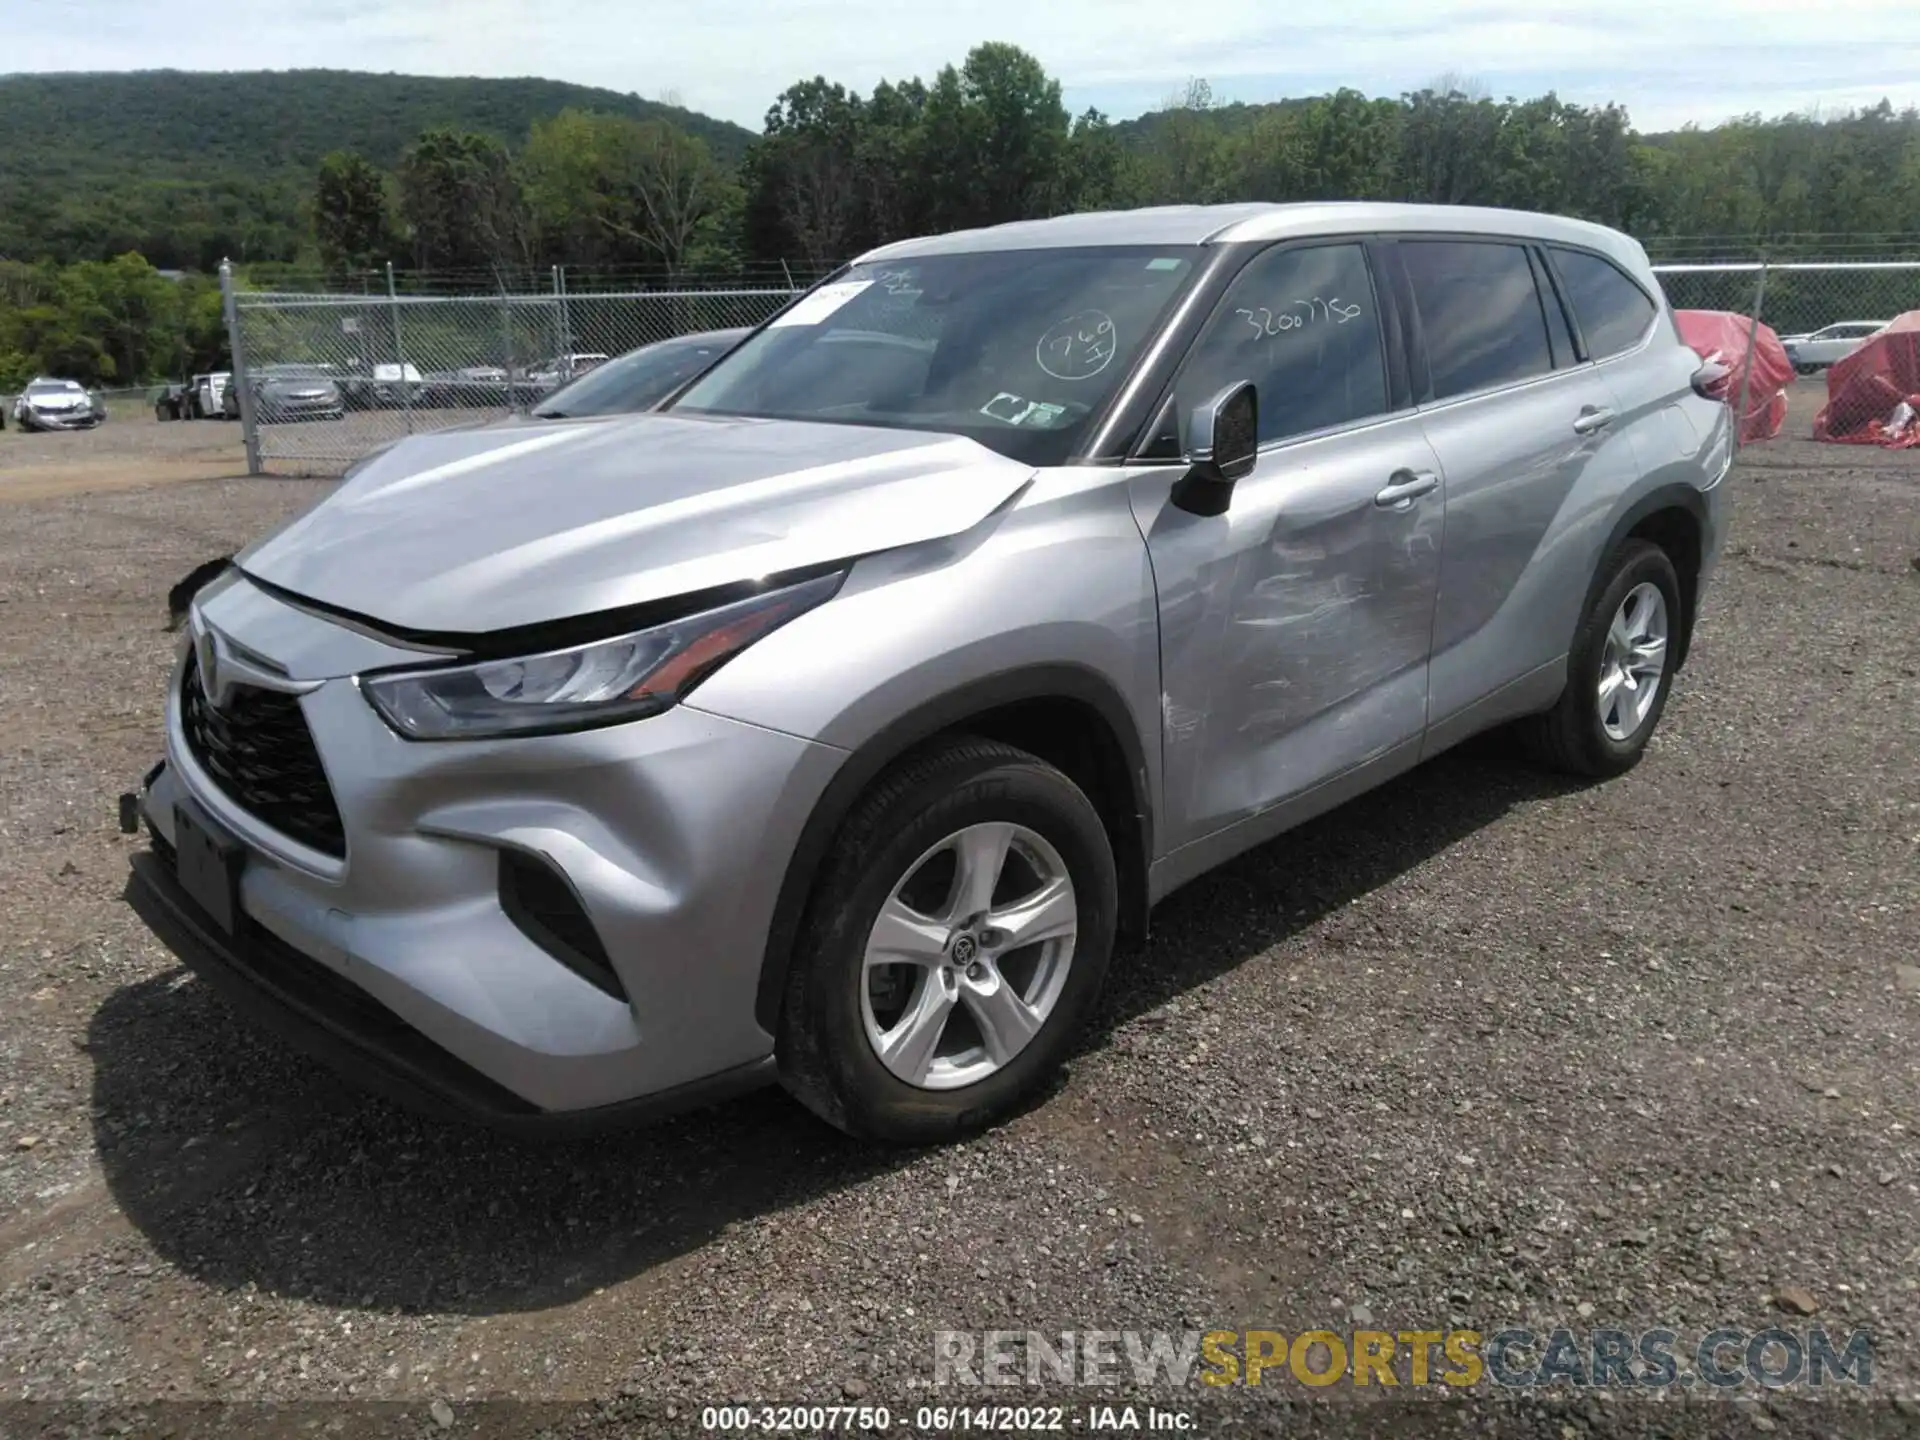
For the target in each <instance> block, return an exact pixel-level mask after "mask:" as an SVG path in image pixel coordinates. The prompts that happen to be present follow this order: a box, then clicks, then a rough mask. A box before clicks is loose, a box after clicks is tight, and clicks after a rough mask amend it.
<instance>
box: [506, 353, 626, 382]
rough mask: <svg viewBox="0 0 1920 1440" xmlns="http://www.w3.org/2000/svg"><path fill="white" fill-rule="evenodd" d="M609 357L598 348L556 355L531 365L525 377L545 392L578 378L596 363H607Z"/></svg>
mask: <svg viewBox="0 0 1920 1440" xmlns="http://www.w3.org/2000/svg"><path fill="white" fill-rule="evenodd" d="M607 358H608V357H607V356H605V355H602V354H601V353H600V352H599V351H597V350H588V351H577V352H575V353H573V354H570V355H555V356H553V357H552V358H551V359H547V360H541V361H538V362H536V363H535V364H532V365H529V366H528V367H527V368H526V371H525V376H524V378H525V379H526V381H527V383H528V384H529V385H531V386H532V387H533V388H534V389H535V390H536V391H540V392H545V391H548V390H551V389H553V388H554V387H555V386H557V385H565V384H566V383H567V382H568V381H570V380H577V379H578V378H579V377H580V376H582V375H584V374H586V373H587V372H588V371H589V370H591V369H593V368H594V367H595V366H596V365H604V364H606V363H607Z"/></svg>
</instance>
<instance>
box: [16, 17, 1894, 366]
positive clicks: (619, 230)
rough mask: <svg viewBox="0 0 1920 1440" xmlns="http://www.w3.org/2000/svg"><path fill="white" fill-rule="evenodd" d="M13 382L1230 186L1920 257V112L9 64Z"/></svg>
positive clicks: (1271, 194)
mask: <svg viewBox="0 0 1920 1440" xmlns="http://www.w3.org/2000/svg"><path fill="white" fill-rule="evenodd" d="M0 153H4V154H5V156H6V164H5V166H4V167H0V387H4V385H5V384H6V383H7V381H8V378H9V377H10V376H19V375H22V374H30V373H33V372H34V371H36V370H39V369H60V370H62V371H63V373H71V374H74V375H76V376H79V377H80V378H84V379H88V380H99V381H107V382H115V381H120V382H125V381H128V380H138V379H144V378H147V377H148V376H150V375H152V374H156V373H162V372H164V371H166V370H170V369H177V368H178V367H179V366H180V365H181V364H182V363H183V362H184V359H185V358H186V357H196V358H197V359H199V360H200V361H201V362H203V363H211V360H212V358H213V357H212V356H211V355H210V351H211V350H212V349H214V348H215V347H217V346H218V344H219V337H218V329H217V324H215V323H213V322H217V309H211V310H210V309H209V305H210V303H212V302H211V300H210V295H209V292H208V291H206V290H205V288H204V283H203V282H200V281H193V282H190V283H188V284H186V285H182V286H175V287H172V288H171V289H170V288H169V282H166V281H164V280H162V279H161V277H159V276H158V275H157V274H156V273H155V270H154V269H153V268H152V267H154V266H158V267H160V268H162V269H166V268H179V269H189V270H205V269H207V268H209V267H211V266H212V265H214V264H215V263H216V262H217V261H218V259H219V258H220V257H221V256H223V255H225V256H231V257H232V258H233V259H234V260H235V261H236V262H237V263H238V264H239V265H240V267H241V271H242V275H243V277H244V278H245V279H247V280H249V281H251V282H253V283H271V284H295V285H299V284H340V283H349V284H352V285H354V286H355V287H356V288H358V287H359V286H362V285H369V284H374V283H384V278H382V279H381V280H380V281H378V282H376V281H375V279H374V277H375V275H376V274H381V273H382V272H384V269H385V267H386V266H388V265H392V266H393V267H394V268H395V269H396V270H399V271H402V272H409V271H411V272H420V273H421V274H422V275H424V276H425V277H429V278H415V279H408V280H405V281H404V282H403V283H407V284H410V285H428V284H432V285H441V286H446V285H456V286H460V287H465V288H480V289H488V290H490V289H493V288H496V287H498V286H503V285H514V286H517V285H522V284H527V283H541V284H545V283H549V278H550V277H547V276H546V274H545V269H546V267H548V266H554V265H564V266H566V267H568V270H569V273H570V274H572V275H577V276H578V278H579V279H580V280H581V282H582V283H585V284H592V283H596V282H601V281H604V282H605V283H611V284H628V283H632V282H634V281H636V280H640V279H645V280H655V281H668V282H672V283H688V282H689V280H690V279H692V278H694V277H700V276H723V275H724V276H736V277H737V276H740V275H743V274H745V273H747V272H748V271H750V270H758V272H759V273H760V274H761V275H762V276H763V277H765V276H769V275H770V276H775V277H779V278H780V279H782V280H784V279H786V278H787V277H788V276H792V277H796V278H805V277H808V276H812V275H817V274H818V273H820V272H821V271H823V270H825V269H828V268H831V267H832V266H834V265H835V264H838V263H839V262H840V261H842V260H844V259H846V258H848V257H849V256H851V255H854V254H856V253H858V252H860V251H861V250H864V249H866V248H868V247H870V246H872V245H875V244H879V243H882V242H884V241H887V240H890V239H894V238H898V237H900V236H904V235H911V234H919V233H927V232H937V231H942V230H948V229H954V228H959V227H964V226H975V225H987V224H993V223H996V222H999V221H1005V220H1013V219H1020V218H1025V217H1029V216H1038V215H1051V214H1060V213H1063V212H1067V211H1073V210H1084V209H1091V208H1117V207H1125V206H1133V205H1152V204H1168V203H1183V202H1208V201H1225V200H1270V201H1289V200H1314V199H1332V198H1349V199H1386V200H1411V201H1429V202H1439V203H1457V204H1484V205H1505V206H1512V207H1516V208H1520V209H1530V210H1544V211H1552V212H1556V213H1560V214H1568V215H1576V216H1581V217H1584V218H1587V219H1592V220H1597V221H1600V222H1602V223H1604V224H1608V225H1612V226H1616V227H1618V228H1620V229H1624V230H1626V231H1628V232H1630V233H1632V234H1634V235H1636V236H1638V237H1640V238H1641V239H1642V240H1643V241H1645V242H1646V243H1647V244H1648V246H1649V248H1650V249H1653V250H1654V251H1655V252H1656V254H1663V255H1666V256H1682V255H1684V256H1689V257H1692V258H1721V257H1729V256H1731V257H1736V258H1750V257H1751V256H1752V255H1753V254H1755V253H1756V252H1757V251H1761V250H1766V251H1768V252H1770V253H1772V254H1774V255H1777V256H1778V255H1800V256H1805V255H1809V254H1825V255H1833V254H1838V253H1842V252H1845V253H1850V254H1853V255H1866V254H1871V255H1877V256H1881V257H1888V258H1891V257H1896V256H1909V255H1920V113H1916V112H1915V111H1913V110H1907V111H1904V112H1896V111H1895V110H1894V109H1893V108H1892V107H1891V106H1890V105H1888V104H1885V103H1882V104H1880V105H1878V106H1875V107H1873V108H1870V109H1868V110H1865V111H1861V112H1857V113H1851V114H1846V115H1839V116H1827V117H1817V118H1816V117H1805V116H1785V117H1780V118H1776V119H1761V118H1758V117H1749V118H1745V119H1741V120H1737V121H1731V122H1729V123H1727V124H1724V125H1719V126H1715V127H1713V128H1711V129H1689V130H1683V131H1679V132H1676V133H1672V134H1659V135H1646V134H1641V133H1639V132H1637V131H1636V130H1635V129H1634V128H1633V126H1632V124H1631V122H1630V119H1629V117H1628V115H1627V114H1626V112H1625V111H1624V110H1622V109H1620V108H1619V107H1617V106H1610V105H1599V106H1593V105H1576V104H1572V103H1570V102H1568V101H1565V100H1562V99H1561V98H1559V97H1558V96H1555V95H1552V94H1548V95H1544V96H1538V97H1534V98H1532V99H1503V100H1496V99H1494V98H1492V97H1490V96H1487V95H1483V94H1479V93H1476V92H1475V91H1474V89H1473V87H1472V85H1471V83H1470V82H1468V83H1464V84H1456V83H1454V82H1451V81H1449V82H1445V83H1443V84H1440V85H1438V86H1437V87H1436V88H1430V89H1425V90H1421V91H1418V92H1416V93H1413V94H1408V95H1402V96H1398V97H1395V98H1379V97H1369V96H1366V95H1363V94H1361V93H1360V92H1358V91H1355V90H1341V91H1339V92H1337V93H1335V94H1332V95H1323V96H1304V97H1297V98H1294V99H1289V100H1285V101H1281V102H1278V103H1275V104H1269V105H1243V104H1234V105H1215V104H1214V103H1213V99H1212V96H1211V93H1210V92H1209V90H1208V87H1207V86H1206V84H1205V83H1204V82H1194V83H1192V84H1191V85H1189V86H1188V87H1187V89H1186V91H1185V93H1184V94H1183V95H1182V96H1180V97H1179V98H1178V99H1177V100H1173V101H1170V102H1169V103H1168V104H1167V105H1166V106H1165V107H1163V108H1162V109H1160V110H1158V111H1155V112H1154V113H1151V114H1149V115H1145V116H1142V117H1140V118H1138V119H1134V120H1128V121H1123V122H1120V123H1113V122H1110V121H1109V120H1108V118H1107V117H1105V116H1103V115H1101V114H1099V113H1098V112H1095V111H1088V112H1086V113H1083V114H1081V115H1078V116H1074V115H1071V114H1070V113H1069V112H1068V110H1067V108H1066V106H1065V103H1064V100H1063V97H1062V91H1061V85H1060V82H1059V81H1058V80H1057V79H1055V78H1054V77H1053V76H1051V75H1049V74H1048V73H1047V71H1046V69H1045V68H1044V67H1043V66H1042V65H1041V64H1040V62H1039V61H1038V60H1036V59H1035V58H1034V57H1033V56H1031V55H1029V54H1027V53H1026V52H1025V51H1023V50H1021V49H1020V48H1018V47H1017V46H1013V45H1007V44H986V45H981V46H978V47H976V48H975V49H974V50H973V51H972V52H971V53H969V54H968V55H967V56H966V57H965V59H964V60H963V61H962V62H961V63H959V64H957V65H949V66H946V67H944V68H942V69H941V70H940V71H939V72H938V73H937V74H936V75H934V76H932V77H931V78H930V79H919V78H914V79H907V80H903V81H899V82H893V83H884V84H881V85H879V86H877V87H876V88H875V89H874V90H873V91H871V92H870V93H866V94H862V93H860V92H858V91H856V90H852V89H849V88H847V87H845V86H843V85H840V84H836V83H834V82H833V81H831V80H829V79H826V78H824V77H815V78H813V79H810V80H802V81H800V82H799V83H797V84H795V85H793V86H792V87H790V88H789V89H788V90H786V91H785V92H784V93H782V94H781V95H780V96H778V97H777V98H776V99H775V101H774V104H773V106H772V107H771V108H770V110H769V111H768V113H767V117H766V122H765V126H764V129H763V132H762V133H761V134H760V135H758V136H754V135H750V134H749V133H748V132H747V131H745V130H742V129H740V128H739V127H737V126H732V125H727V124H724V123H722V122H719V121H715V120H712V119H710V118H708V117H704V116H699V115H694V114H691V113H689V112H687V111H684V110H676V109H672V108H670V107H665V106H662V105H658V104H652V103H649V102H646V101H642V100H639V99H637V98H635V97H634V96H630V95H619V94H616V93H614V92H612V91H602V90H589V89H584V88H582V87H579V86H573V85H563V84H558V83H555V82H550V81H542V80H424V79H417V78H412V77H407V76H395V75H357V74H347V73H342V72H331V71H294V72H287V73H284V74H246V75H183V74H174V73H167V72H158V73H150V74H140V75H79V76H14V77H8V78H0Z"/></svg>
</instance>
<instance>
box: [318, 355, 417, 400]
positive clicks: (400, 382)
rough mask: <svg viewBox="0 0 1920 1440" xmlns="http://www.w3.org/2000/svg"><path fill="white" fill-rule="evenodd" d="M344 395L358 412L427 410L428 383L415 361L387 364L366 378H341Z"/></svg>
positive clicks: (369, 373) (378, 366)
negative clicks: (410, 408) (411, 408)
mask: <svg viewBox="0 0 1920 1440" xmlns="http://www.w3.org/2000/svg"><path fill="white" fill-rule="evenodd" d="M339 384H340V391H341V395H342V397H343V398H344V401H345V403H346V404H347V406H348V407H349V408H351V409H354V410H399V409H402V408H405V407H409V406H413V407H419V406H424V405H425V404H426V402H427V380H426V377H425V376H424V375H422V374H421V373H420V367H419V366H418V365H415V364H413V363H412V362H411V361H407V362H405V363H402V362H398V361H385V362H382V363H380V364H377V365H375V366H373V368H372V369H371V370H368V371H367V372H365V373H364V374H353V375H347V376H344V377H342V378H341V380H340V382H339Z"/></svg>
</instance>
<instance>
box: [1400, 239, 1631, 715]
mask: <svg viewBox="0 0 1920 1440" xmlns="http://www.w3.org/2000/svg"><path fill="white" fill-rule="evenodd" d="M1393 251H1394V255H1395V258H1396V260H1397V262H1398V274H1397V279H1398V281H1399V283H1401V284H1402V285H1404V287H1405V290H1404V299H1405V302H1406V305H1407V308H1408V310H1409V312H1410V316H1411V324H1412V329H1413V348H1414V362H1413V369H1414V385H1415V389H1416V393H1417V394H1418V395H1419V397H1420V399H1421V404H1420V415H1421V422H1422V424H1423V426H1424V429H1425V433H1426V437H1427V439H1428V440H1429V442H1431V444H1432V445H1433V448H1434V451H1435V453H1436V454H1437V455H1438V456H1439V460H1440V468H1441V473H1442V475H1443V476H1444V480H1445V483H1444V486H1443V493H1444V495H1445V500H1446V520H1445V538H1444V541H1443V543H1442V555H1441V563H1440V587H1439V596H1438V599H1437V601H1436V603H1435V606H1434V625H1433V659H1432V664H1431V669H1430V672H1429V706H1428V715H1429V721H1430V724H1431V726H1432V727H1433V731H1432V732H1431V733H1430V735H1429V740H1428V748H1429V750H1433V749H1438V748H1441V747H1443V746H1445V745H1446V744H1449V743H1451V742H1452V741H1453V740H1455V739H1457V738H1459V736H1460V735H1461V734H1462V733H1464V732H1465V731H1466V730H1469V729H1475V728H1479V727H1480V726H1481V725H1483V724H1487V723H1491V722H1492V721H1493V720H1496V719H1499V718H1502V717H1503V716H1504V715H1505V714H1509V713H1519V712H1521V711H1524V710H1527V709H1532V708H1537V707H1538V706H1539V705H1541V704H1544V703H1546V702H1547V701H1550V700H1551V699H1552V698H1553V696H1554V695H1555V694H1557V693H1558V691H1559V688H1560V685H1561V683H1562V680H1563V676H1564V659H1565V656H1566V653H1567V650H1568V647H1569V645H1570V644H1571V642H1572V638H1573V630H1574V626H1575V624H1576V623H1577V616H1578V612H1579V608H1580V605H1581V604H1582V603H1583V602H1584V600H1585V590H1586V579H1587V577H1586V575H1584V574H1581V575H1580V576H1578V577H1577V579H1576V578H1575V577H1574V576H1573V575H1572V574H1571V573H1570V571H1571V569H1573V568H1576V567H1572V566H1569V565H1568V564H1567V563H1565V562H1566V559H1567V557H1568V556H1570V555H1572V554H1573V553H1574V552H1575V550H1576V549H1577V545H1570V544H1567V543H1565V542H1567V541H1569V540H1570V539H1575V538H1577V532H1578V531H1579V529H1580V520H1581V517H1583V516H1586V515H1591V514H1594V513H1597V512H1599V511H1603V510H1604V508H1605V507H1606V506H1607V504H1608V503H1609V502H1610V501H1611V500H1612V498H1613V497H1615V496H1617V495H1618V494H1619V493H1620V492H1621V490H1622V489H1623V488H1625V487H1626V486H1628V485H1630V484H1631V483H1632V481H1633V478H1634V475H1635V473H1636V462H1635V453H1634V446H1633V441H1632V439H1631V438H1630V436H1629V435H1628V434H1627V427H1626V426H1625V425H1623V423H1622V417H1621V402H1620V400H1619V398H1618V397H1617V396H1616V395H1615V393H1614V391H1613V389H1612V388H1611V387H1610V386H1609V384H1608V383H1607V380H1606V377H1604V376H1603V375H1602V374H1600V372H1599V371H1598V369H1597V368H1596V367H1595V366H1594V365H1592V364H1591V363H1589V362H1587V361H1586V360H1584V359H1583V358H1582V357H1581V355H1580V354H1579V353H1578V350H1577V348H1576V345H1575V336H1574V332H1573V327H1572V325H1571V324H1570V323H1569V321H1568V318H1567V315H1566V311H1565V309H1564V307H1563V305H1562V303H1561V301H1560V298H1559V295H1558V293H1557V291H1556V289H1555V286H1554V284H1553V281H1552V279H1551V277H1550V275H1549V272H1548V270H1547V266H1546V261H1545V258H1544V256H1543V255H1542V254H1541V253H1540V252H1539V251H1538V249H1537V247H1535V246H1534V245H1533V244H1531V243H1530V242H1528V241H1525V240H1519V239H1503V238H1498V237H1491V236H1472V235H1443V236H1432V237H1426V236H1419V237H1410V238H1406V239H1402V240H1399V241H1397V242H1396V243H1395V244H1394V246H1393ZM1578 568H1586V567H1584V565H1582V566H1580V567H1578Z"/></svg>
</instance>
